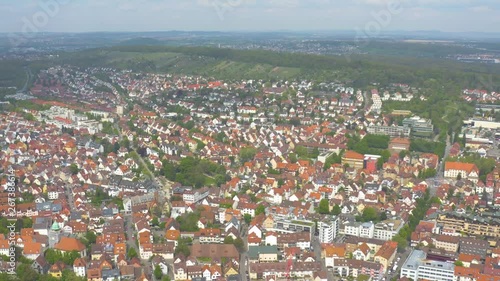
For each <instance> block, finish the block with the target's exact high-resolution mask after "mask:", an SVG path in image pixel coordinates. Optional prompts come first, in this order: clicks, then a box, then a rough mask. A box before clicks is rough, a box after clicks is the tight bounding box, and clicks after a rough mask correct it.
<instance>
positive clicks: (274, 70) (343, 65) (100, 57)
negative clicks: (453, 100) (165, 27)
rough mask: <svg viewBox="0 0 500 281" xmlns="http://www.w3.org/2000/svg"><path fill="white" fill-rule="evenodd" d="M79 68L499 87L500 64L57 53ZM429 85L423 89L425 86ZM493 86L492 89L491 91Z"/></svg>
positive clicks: (158, 51)
mask: <svg viewBox="0 0 500 281" xmlns="http://www.w3.org/2000/svg"><path fill="white" fill-rule="evenodd" d="M61 58H62V60H63V62H65V63H71V64H76V65H81V66H110V67H118V68H129V69H133V70H137V71H141V70H142V71H155V72H156V71H157V72H172V73H185V74H200V75H207V76H213V77H216V78H221V79H280V78H284V79H293V78H304V79H312V80H316V81H334V80H340V81H343V82H346V81H352V82H353V85H354V86H361V87H364V86H367V85H370V84H372V83H380V84H381V85H384V84H387V83H394V82H398V83H407V84H411V85H413V86H421V87H426V86H436V85H437V84H439V85H441V86H444V87H445V88H447V89H449V90H453V91H455V90H459V89H462V88H495V90H498V89H499V88H500V65H493V64H492V65H480V64H463V63H459V62H454V61H449V60H438V59H435V60H429V59H423V58H418V59H417V58H394V57H381V56H360V55H356V56H354V55H353V56H349V57H348V56H322V55H309V54H296V53H278V52H271V51H263V50H233V49H219V48H208V47H168V46H117V47H111V48H105V49H93V50H86V51H82V52H78V53H69V54H66V55H63V56H61ZM427 88H429V87H427ZM491 90H494V89H491Z"/></svg>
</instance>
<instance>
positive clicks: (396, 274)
mask: <svg viewBox="0 0 500 281" xmlns="http://www.w3.org/2000/svg"><path fill="white" fill-rule="evenodd" d="M412 250H413V248H411V247H407V248H406V250H405V251H404V252H403V253H398V254H397V255H396V259H395V260H394V262H393V263H392V264H390V265H389V269H388V271H387V273H386V276H385V280H386V281H389V280H391V279H392V278H394V277H396V278H398V279H399V275H400V274H399V273H400V271H401V267H402V266H403V264H404V263H405V261H406V259H407V258H408V256H409V255H410V253H411V251H412ZM398 257H399V261H397V258H398ZM395 262H397V265H398V267H397V268H396V271H393V270H392V268H393V266H394V264H395ZM389 270H391V273H390V274H389V273H388V272H389Z"/></svg>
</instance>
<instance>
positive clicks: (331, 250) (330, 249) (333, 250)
mask: <svg viewBox="0 0 500 281" xmlns="http://www.w3.org/2000/svg"><path fill="white" fill-rule="evenodd" d="M325 256H326V257H333V256H337V257H344V256H345V248H342V247H335V246H326V248H325Z"/></svg>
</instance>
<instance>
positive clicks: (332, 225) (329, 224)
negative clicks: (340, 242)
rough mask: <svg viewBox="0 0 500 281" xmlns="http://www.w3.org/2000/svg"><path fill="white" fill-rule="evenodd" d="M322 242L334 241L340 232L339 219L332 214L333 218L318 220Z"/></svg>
mask: <svg viewBox="0 0 500 281" xmlns="http://www.w3.org/2000/svg"><path fill="white" fill-rule="evenodd" d="M318 230H319V241H320V243H332V242H333V240H334V239H335V238H337V235H338V234H339V219H338V217H336V216H332V218H331V219H325V220H323V221H320V222H318Z"/></svg>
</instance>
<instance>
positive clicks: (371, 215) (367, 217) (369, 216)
mask: <svg viewBox="0 0 500 281" xmlns="http://www.w3.org/2000/svg"><path fill="white" fill-rule="evenodd" d="M361 218H362V219H363V221H365V222H368V221H376V220H377V218H378V214H377V210H376V209H375V208H372V207H366V208H364V209H363V214H362V215H361Z"/></svg>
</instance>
